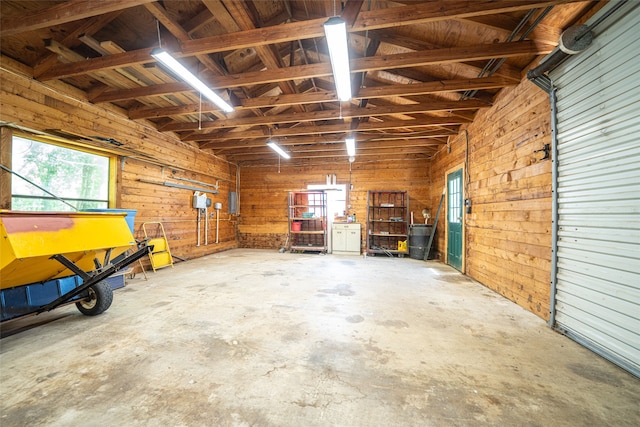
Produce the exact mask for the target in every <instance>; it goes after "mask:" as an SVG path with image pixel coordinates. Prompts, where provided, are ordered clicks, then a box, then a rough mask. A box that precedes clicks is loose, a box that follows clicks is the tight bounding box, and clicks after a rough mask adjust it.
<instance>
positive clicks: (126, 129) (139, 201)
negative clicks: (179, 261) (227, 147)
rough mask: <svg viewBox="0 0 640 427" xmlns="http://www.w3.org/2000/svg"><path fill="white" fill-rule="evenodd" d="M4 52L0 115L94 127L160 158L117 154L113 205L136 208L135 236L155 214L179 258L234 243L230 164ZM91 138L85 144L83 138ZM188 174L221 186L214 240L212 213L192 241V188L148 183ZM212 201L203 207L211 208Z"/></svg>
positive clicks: (30, 123)
mask: <svg viewBox="0 0 640 427" xmlns="http://www.w3.org/2000/svg"><path fill="white" fill-rule="evenodd" d="M8 65H11V61H10V60H9V59H5V58H3V61H2V67H1V68H0V81H2V84H1V85H0V120H2V121H4V122H8V123H12V124H15V125H18V126H22V127H25V128H28V129H33V130H38V131H44V130H47V129H62V130H66V131H71V132H73V133H74V134H77V135H85V136H91V135H100V136H105V137H110V138H113V139H115V140H117V141H120V142H122V143H123V144H124V145H123V147H125V148H127V149H134V150H139V151H144V152H145V153H147V154H148V155H149V156H151V157H152V158H153V159H154V161H156V162H157V163H160V164H163V165H164V166H160V165H159V164H154V163H150V162H148V161H146V160H145V161H142V160H139V159H135V158H132V157H121V158H119V160H118V162H117V165H118V166H117V169H118V172H117V175H118V176H117V185H118V190H117V203H116V207H117V208H123V209H136V210H137V211H138V212H137V215H136V219H135V236H136V238H142V237H143V233H142V223H143V222H149V221H160V222H162V223H163V224H164V226H165V231H166V233H167V238H168V241H169V245H170V248H171V251H172V253H173V254H174V255H177V256H179V257H181V258H184V259H189V258H195V257H200V256H203V255H206V254H211V253H215V252H219V251H222V250H226V249H230V248H234V247H237V238H236V225H237V221H236V218H235V216H231V215H229V214H228V213H227V209H228V206H227V200H228V193H229V191H236V183H235V180H236V166H235V165H232V164H229V163H228V162H227V161H225V160H224V159H222V158H218V157H215V156H213V155H210V154H207V153H204V152H202V151H200V150H198V149H197V148H196V147H194V146H190V145H188V144H185V143H182V142H180V141H179V140H178V139H176V138H171V137H170V136H167V135H164V134H161V133H159V132H156V131H155V129H154V128H153V127H152V126H148V125H146V124H144V123H143V122H133V121H130V120H128V119H127V117H126V114H125V113H124V112H123V111H119V110H117V109H115V108H111V109H109V107H103V106H99V105H94V104H91V103H89V102H87V101H86V100H85V99H84V94H83V93H82V92H79V91H75V90H74V89H73V88H72V87H69V86H66V85H61V84H56V85H52V86H50V85H45V84H43V83H40V82H37V81H35V80H33V79H31V78H30V76H29V75H28V74H25V71H24V70H21V69H20V68H19V66H18V65H16V68H15V69H12V68H10V67H8ZM87 145H91V144H87ZM176 177H178V178H183V179H191V180H196V181H200V182H204V183H207V184H211V185H215V184H216V181H217V182H218V186H219V194H216V195H209V197H210V198H211V199H212V201H213V202H221V203H222V205H223V209H222V210H221V211H220V214H221V215H220V231H219V239H218V240H219V243H218V244H215V243H214V242H215V224H216V221H215V218H210V233H209V244H208V245H207V246H205V245H204V225H203V224H202V225H201V226H202V233H203V235H202V241H201V246H199V247H197V246H196V243H197V228H196V221H197V211H196V209H193V208H192V207H191V205H192V196H193V191H192V190H185V189H179V188H171V187H166V186H162V185H155V184H147V183H143V182H140V181H139V179H141V178H142V179H146V180H150V181H158V182H163V181H170V182H173V183H176V184H181V185H190V186H194V187H200V188H209V187H206V186H202V185H198V184H193V183H189V182H185V181H180V180H175V179H173V178H176ZM212 211H213V210H212V209H211V210H210V211H209V212H212Z"/></svg>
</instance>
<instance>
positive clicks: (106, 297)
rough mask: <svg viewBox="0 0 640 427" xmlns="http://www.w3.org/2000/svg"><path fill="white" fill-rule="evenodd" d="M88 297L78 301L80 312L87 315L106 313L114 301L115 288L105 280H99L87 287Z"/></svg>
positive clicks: (77, 305)
mask: <svg viewBox="0 0 640 427" xmlns="http://www.w3.org/2000/svg"><path fill="white" fill-rule="evenodd" d="M87 293H88V295H87V297H86V298H84V299H81V300H80V301H78V302H77V303H76V307H78V310H80V313H82V314H84V315H85V316H97V315H98V314H100V313H104V312H105V311H107V309H108V308H109V307H110V306H111V302H112V301H113V290H112V289H111V286H110V285H109V284H108V283H107V282H105V281H102V282H98V283H96V284H95V285H93V286H91V287H90V288H89V289H87Z"/></svg>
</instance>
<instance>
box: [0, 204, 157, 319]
mask: <svg viewBox="0 0 640 427" xmlns="http://www.w3.org/2000/svg"><path fill="white" fill-rule="evenodd" d="M125 216H126V213H121V212H118V213H102V212H101V213H96V212H18V211H0V291H2V292H8V290H10V291H11V292H13V293H14V294H15V293H16V292H14V291H15V288H16V287H20V286H23V285H32V286H33V284H46V283H49V282H50V281H52V280H55V279H61V278H65V277H70V276H74V275H76V276H78V277H80V278H81V279H82V280H78V281H79V282H83V284H82V285H80V286H79V287H77V288H75V289H74V290H73V291H72V292H68V293H67V292H62V291H60V292H59V295H56V296H57V297H58V298H55V301H47V304H43V305H41V306H38V307H31V308H32V309H33V310H34V311H36V312H41V311H45V310H50V309H52V308H55V307H56V306H58V305H61V304H62V303H64V302H67V301H68V300H69V299H70V298H73V297H76V296H78V295H79V296H80V297H85V298H86V297H87V295H86V294H82V292H83V291H85V290H88V291H89V294H91V291H92V288H93V290H94V291H95V290H96V287H95V286H93V285H96V284H98V285H99V284H100V282H102V280H104V279H105V278H107V277H108V276H110V275H111V274H113V273H115V272H116V271H118V270H119V269H121V268H123V267H124V266H125V265H128V264H130V263H132V262H134V261H136V260H137V259H139V258H140V257H141V256H143V255H145V254H146V253H147V248H146V244H145V245H143V246H144V247H142V248H140V245H138V251H137V252H136V253H135V254H134V255H135V256H134V255H130V256H128V255H127V254H126V253H125V252H126V251H127V250H128V249H130V248H131V247H132V246H135V245H136V240H135V239H134V237H133V235H132V233H131V230H130V228H129V226H128V225H127V222H126V220H125ZM102 283H104V282H102ZM109 291H110V289H109ZM30 292H33V290H30ZM94 293H95V292H94ZM94 296H95V295H94ZM65 297H66V298H65ZM89 297H91V295H89ZM109 297H111V296H109ZM26 299H28V300H30V299H33V298H32V297H30V296H29V295H28V293H27V297H26ZM109 304H110V301H109ZM78 308H80V307H78ZM106 308H108V305H107V307H106ZM106 308H104V310H106ZM104 310H102V311H104ZM80 311H83V310H82V309H81V310H80ZM102 311H100V312H102ZM83 313H85V312H84V311H83ZM22 314H24V313H22ZM85 314H99V313H93V312H92V313H85ZM3 320H4V318H3Z"/></svg>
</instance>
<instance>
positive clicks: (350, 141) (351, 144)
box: [344, 136, 356, 157]
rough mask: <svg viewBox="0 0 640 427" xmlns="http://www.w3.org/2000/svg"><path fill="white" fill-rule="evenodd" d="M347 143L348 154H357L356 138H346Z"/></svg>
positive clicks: (351, 155) (350, 155)
mask: <svg viewBox="0 0 640 427" xmlns="http://www.w3.org/2000/svg"><path fill="white" fill-rule="evenodd" d="M344 142H345V144H346V145H347V155H348V156H349V157H353V156H355V155H356V139H355V138H354V137H352V136H350V137H349V138H347V139H345V140H344Z"/></svg>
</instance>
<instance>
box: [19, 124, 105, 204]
mask: <svg viewBox="0 0 640 427" xmlns="http://www.w3.org/2000/svg"><path fill="white" fill-rule="evenodd" d="M12 142H13V145H12V165H13V167H12V169H13V170H14V171H15V172H17V173H18V174H20V175H22V176H23V177H25V178H27V179H28V180H29V181H31V182H33V183H34V184H37V185H38V186H40V187H42V188H44V189H46V190H47V191H49V192H50V193H52V194H54V195H55V196H56V197H58V198H60V199H62V200H64V201H65V202H67V203H68V204H65V203H63V202H61V201H60V200H57V199H56V197H53V196H51V195H50V194H47V193H46V192H44V191H42V190H41V189H39V188H38V187H36V186H35V185H33V184H31V183H29V182H27V181H25V180H24V179H22V178H20V177H18V176H16V175H15V174H14V175H12V181H11V190H12V194H11V208H12V209H13V210H25V211H73V210H74V209H73V208H72V207H71V206H69V205H72V206H74V207H76V208H77V209H78V210H83V209H100V208H107V207H109V194H110V191H109V185H110V182H109V181H110V179H109V178H110V173H109V169H110V163H111V162H110V160H111V159H110V158H109V157H107V156H103V155H98V154H94V153H90V152H86V151H79V150H75V149H71V148H66V147H62V146H58V145H53V144H47V143H44V142H40V141H36V140H33V139H29V138H25V137H20V136H14V137H13V140H12Z"/></svg>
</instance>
